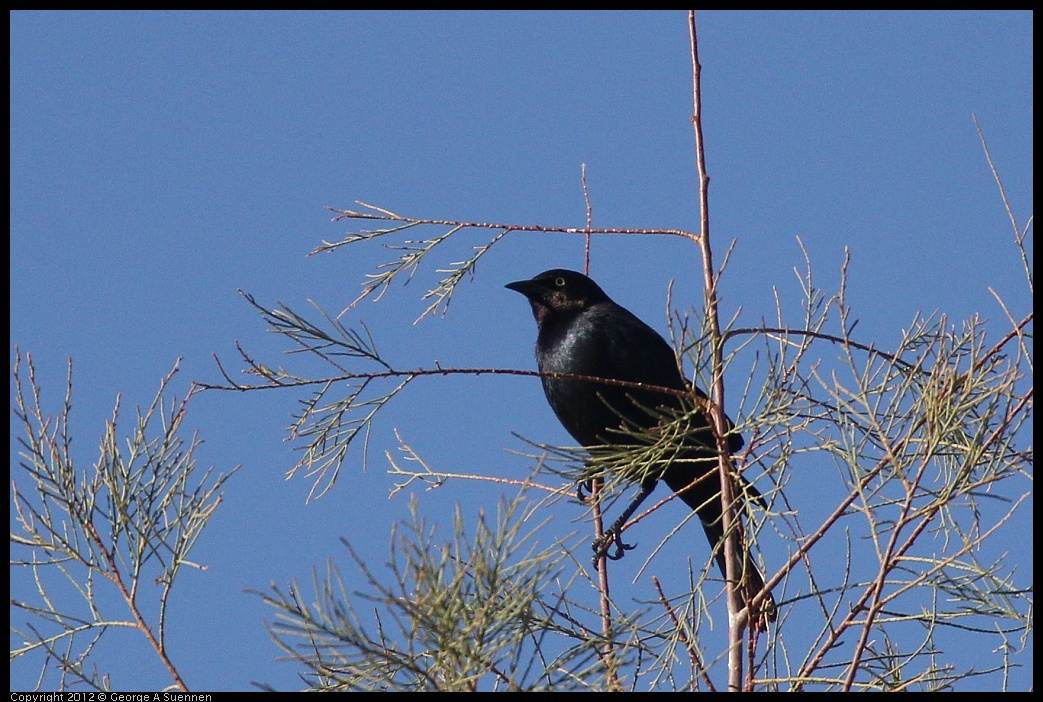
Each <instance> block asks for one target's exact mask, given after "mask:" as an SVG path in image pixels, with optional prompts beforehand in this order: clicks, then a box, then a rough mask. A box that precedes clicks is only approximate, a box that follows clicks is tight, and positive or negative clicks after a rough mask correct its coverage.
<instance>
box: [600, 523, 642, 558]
mask: <svg viewBox="0 0 1043 702" xmlns="http://www.w3.org/2000/svg"><path fill="white" fill-rule="evenodd" d="M612 544H615V546H616V550H615V553H609V552H608V550H609V548H611V546H612ZM590 548H592V549H593V550H594V565H597V564H598V561H599V560H601V558H602V557H604V558H607V559H609V560H610V561H618V560H619V559H621V558H622V557H623V556H625V555H626V552H627V551H632V550H634V549H635V548H637V544H628V543H624V542H623V530H622V528H620V527H616V528H614V529H609V530H608V531H607V532H605V534H604V535H603V536H602V537H601V538H599V539H597V540H595V541H594V543H592V544H591V545H590Z"/></svg>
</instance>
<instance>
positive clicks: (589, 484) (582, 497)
mask: <svg viewBox="0 0 1043 702" xmlns="http://www.w3.org/2000/svg"><path fill="white" fill-rule="evenodd" d="M584 490H585V491H586V492H584ZM593 491H594V485H593V481H591V480H584V481H583V482H581V483H579V484H578V485H576V499H577V500H579V501H580V502H581V503H583V504H586V503H587V502H588V501H589V500H590V497H591V493H592V492H593Z"/></svg>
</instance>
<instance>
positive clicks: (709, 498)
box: [663, 471, 777, 628]
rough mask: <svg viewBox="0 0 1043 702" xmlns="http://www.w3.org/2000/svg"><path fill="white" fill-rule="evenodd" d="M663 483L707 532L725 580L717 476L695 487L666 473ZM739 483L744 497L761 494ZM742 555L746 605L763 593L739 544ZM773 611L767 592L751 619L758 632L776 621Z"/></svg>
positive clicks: (710, 475)
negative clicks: (756, 625) (693, 512)
mask: <svg viewBox="0 0 1043 702" xmlns="http://www.w3.org/2000/svg"><path fill="white" fill-rule="evenodd" d="M663 482H665V483H666V484H667V485H668V486H669V487H670V489H671V490H673V491H674V492H676V493H678V496H679V497H680V498H681V499H682V500H684V502H685V503H686V504H687V505H688V506H689V507H691V508H692V509H693V510H695V512H696V513H697V514H698V515H699V520H700V521H701V522H702V525H703V530H704V531H705V532H706V539H707V540H708V541H709V542H710V548H712V549H713V552H714V558H715V559H716V561H717V567H718V568H720V570H721V575H722V576H723V577H724V578H725V579H727V577H728V576H727V570H726V566H727V563H726V560H725V557H724V528H723V526H722V523H721V522H722V520H721V496H720V487H719V486H720V483H719V481H718V480H717V472H716V471H713V472H711V473H708V474H706V475H704V476H702V477H701V478H700V479H699V480H697V481H695V482H694V483H693V482H692V481H691V480H689V479H688V478H680V479H679V478H678V476H677V475H671V474H670V473H669V472H667V474H666V475H664V476H663ZM742 482H743V489H744V490H745V491H746V492H747V494H749V495H751V496H752V495H753V494H754V493H755V494H756V497H760V493H757V492H756V488H754V487H753V486H752V485H749V484H747V483H745V481H742ZM741 555H742V559H741V561H740V567H741V568H742V588H741V590H740V594H741V596H742V600H743V602H745V603H747V604H749V603H751V602H752V601H753V599H754V598H755V597H756V596H757V595H759V594H760V592H761V591H762V590H763V589H764V576H762V575H761V572H760V570H758V569H757V566H756V564H755V563H754V562H753V558H752V557H751V555H750V551H749V549H748V548H747V547H746V545H745V544H742V552H741ZM776 610H777V606H776V603H775V598H774V597H773V596H772V594H771V593H770V592H769V593H767V595H766V596H765V597H764V598H763V599H762V600H761V602H760V603H758V606H757V607H756V611H755V612H754V613H753V615H754V616H753V617H752V619H753V621H754V622H759V625H758V626H759V628H763V625H764V624H766V623H767V622H773V621H775V617H776V614H777V611H776Z"/></svg>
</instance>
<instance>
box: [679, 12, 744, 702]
mask: <svg viewBox="0 0 1043 702" xmlns="http://www.w3.org/2000/svg"><path fill="white" fill-rule="evenodd" d="M688 29H689V39H690V41H691V47H692V128H693V129H694V131H695V161H696V169H697V172H698V174H699V248H700V250H701V252H702V259H703V279H704V286H705V291H706V322H707V325H708V326H709V334H710V367H711V369H712V373H713V382H712V384H711V388H710V397H711V399H712V403H711V404H710V417H711V421H712V422H713V425H714V436H715V438H716V440H717V452H718V455H719V456H720V459H719V461H718V469H719V472H720V479H721V504H722V512H721V528H722V529H723V530H724V534H725V539H724V559H725V580H726V581H727V602H728V689H729V691H734V692H737V691H739V690H741V689H742V669H743V662H742V646H741V644H742V640H743V634H744V631H745V622H744V621H743V620H742V619H740V617H739V616H738V613H739V611H740V610H741V609H742V606H743V605H742V603H741V602H740V601H739V587H738V583H739V578H740V577H741V572H740V570H739V568H738V567H737V566H736V564H737V562H738V559H737V558H736V553H737V550H738V549H737V540H738V538H739V535H738V532H737V531H736V530H735V529H733V528H732V522H733V521H734V520H733V505H734V504H735V494H734V493H735V491H734V489H733V487H732V479H731V475H730V470H729V468H728V466H729V464H730V463H731V456H730V455H729V451H728V442H727V440H726V439H725V436H726V434H727V431H728V429H727V422H726V420H725V417H724V409H723V407H724V350H723V347H722V339H721V324H720V320H719V319H718V311H717V276H716V274H715V272H714V267H713V252H712V250H711V249H710V206H709V189H710V177H709V176H708V175H707V174H706V157H705V151H704V143H703V125H702V93H701V90H700V72H701V70H702V67H701V66H700V65H699V39H698V35H697V32H696V29H695V10H689V11H688Z"/></svg>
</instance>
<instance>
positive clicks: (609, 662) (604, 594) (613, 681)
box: [580, 163, 621, 691]
mask: <svg viewBox="0 0 1043 702" xmlns="http://www.w3.org/2000/svg"><path fill="white" fill-rule="evenodd" d="M580 182H581V183H582V184H583V202H584V204H585V205H586V209H587V226H586V229H585V230H584V237H583V238H584V244H583V274H584V275H588V276H589V275H590V238H591V228H592V227H591V223H592V222H593V220H594V209H593V207H591V204H590V189H589V188H588V187H587V164H585V163H584V164H581V165H580ZM601 488H602V480H601V478H592V479H591V481H590V500H591V512H592V514H593V517H594V541H595V543H601V541H602V538H603V537H604V535H605V522H604V520H603V519H602V515H601V501H600V499H599V496H600V494H601ZM597 567H598V605H599V609H600V615H601V636H602V637H603V638H604V640H605V648H604V651H603V652H602V662H603V663H604V664H605V672H606V675H607V676H608V688H609V689H610V690H614V691H617V690H620V689H621V688H620V686H619V678H618V677H617V675H616V666H615V662H614V653H613V645H612V600H611V599H610V598H609V594H608V558H607V557H606V556H605V554H602V555H601V558H599V559H598V560H597Z"/></svg>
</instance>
